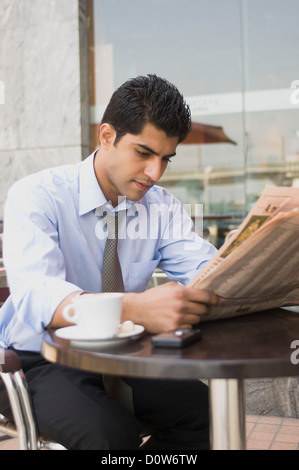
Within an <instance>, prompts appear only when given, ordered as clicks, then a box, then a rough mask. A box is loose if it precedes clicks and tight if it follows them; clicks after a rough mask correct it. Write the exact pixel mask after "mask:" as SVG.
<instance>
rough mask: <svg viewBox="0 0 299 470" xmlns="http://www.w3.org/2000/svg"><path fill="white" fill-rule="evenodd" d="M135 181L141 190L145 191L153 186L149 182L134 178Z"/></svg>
mask: <svg viewBox="0 0 299 470" xmlns="http://www.w3.org/2000/svg"><path fill="white" fill-rule="evenodd" d="M134 183H135V185H136V186H137V188H138V189H139V191H143V192H145V191H148V190H149V189H150V188H151V187H152V184H147V183H144V182H141V181H136V180H134Z"/></svg>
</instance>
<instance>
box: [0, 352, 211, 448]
mask: <svg viewBox="0 0 299 470" xmlns="http://www.w3.org/2000/svg"><path fill="white" fill-rule="evenodd" d="M16 352H17V354H18V356H19V358H20V360H21V364H22V368H23V371H24V373H25V375H26V379H27V381H28V385H29V389H30V393H31V397H32V403H33V408H34V411H35V416H36V421H37V425H38V429H39V432H40V434H41V435H43V436H44V437H46V438H49V439H53V440H55V441H56V442H59V443H60V444H62V445H64V446H65V447H66V448H67V449H69V450H71V449H73V450H75V449H76V450H122V449H131V450H132V449H138V448H139V445H140V436H139V435H140V430H141V427H140V422H150V423H152V424H153V426H154V427H155V429H157V432H156V434H155V435H154V436H153V437H152V438H151V439H150V440H149V441H148V444H146V448H147V449H155V450H157V449H169V450H170V449H171V450H175V449H192V450H195V449H209V404H208V388H207V386H206V385H204V384H203V383H202V382H200V381H199V380H196V381H174V380H156V379H155V380H154V379H132V378H124V380H125V381H126V382H127V383H128V384H129V385H130V386H131V387H132V392H133V402H134V410H135V416H134V415H133V414H132V413H130V412H129V411H128V410H126V409H125V408H124V407H122V406H121V405H120V404H118V403H116V402H115V401H114V400H112V399H111V398H110V397H108V396H107V393H106V391H105V388H104V385H103V379H102V376H101V375H100V374H92V373H87V372H82V371H78V370H76V369H71V368H68V367H63V366H60V365H58V364H52V363H50V362H48V361H46V360H45V359H44V358H43V357H42V356H41V355H40V354H37V353H32V352H26V351H16ZM0 412H1V413H2V414H3V415H4V416H6V417H8V418H10V419H11V412H10V407H9V403H8V400H7V396H6V392H5V389H4V385H3V384H2V381H1V383H0Z"/></svg>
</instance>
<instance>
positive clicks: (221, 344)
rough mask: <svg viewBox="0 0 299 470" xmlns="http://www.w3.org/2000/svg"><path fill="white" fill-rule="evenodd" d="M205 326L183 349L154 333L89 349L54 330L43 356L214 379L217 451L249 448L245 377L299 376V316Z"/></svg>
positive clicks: (277, 313)
mask: <svg viewBox="0 0 299 470" xmlns="http://www.w3.org/2000/svg"><path fill="white" fill-rule="evenodd" d="M200 328H201V330H202V337H201V339H200V340H199V341H198V342H196V343H194V344H192V345H190V346H187V347H185V348H182V349H170V348H156V347H155V348H154V347H153V346H152V344H151V336H150V335H148V334H144V335H142V336H141V337H137V338H135V339H130V340H126V341H124V342H119V343H115V344H114V345H109V346H104V347H103V346H102V347H100V348H99V349H89V348H86V349H84V348H82V347H78V346H74V345H73V344H72V343H71V342H69V341H66V340H62V339H59V338H58V337H57V336H56V335H55V331H48V332H47V334H46V335H45V337H44V341H43V345H42V354H43V355H44V357H45V358H46V359H47V360H49V361H51V362H57V363H59V364H62V365H65V366H69V367H74V368H77V369H81V370H87V371H91V372H97V373H101V374H113V375H116V376H132V377H148V378H164V379H167V378H169V379H177V380H182V379H184V380H197V379H209V390H210V413H211V447H212V448H213V449H244V448H245V445H246V444H245V443H246V438H245V405H244V390H243V379H245V378H259V377H287V376H296V375H299V364H297V363H296V362H298V361H296V360H295V361H294V360H293V359H292V358H294V357H296V356H295V355H294V350H293V349H292V344H295V343H294V341H296V340H299V314H298V313H296V312H293V311H289V310H286V309H273V310H268V311H264V312H257V313H254V314H249V315H245V316H240V317H236V318H231V319H225V320H217V321H210V322H203V323H202V324H201V325H200ZM292 353H293V354H292ZM298 357H299V354H298Z"/></svg>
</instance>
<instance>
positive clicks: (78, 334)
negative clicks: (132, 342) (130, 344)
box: [55, 325, 144, 348]
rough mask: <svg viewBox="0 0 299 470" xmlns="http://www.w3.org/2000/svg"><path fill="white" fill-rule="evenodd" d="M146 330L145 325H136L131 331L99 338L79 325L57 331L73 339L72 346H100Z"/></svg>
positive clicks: (67, 338)
mask: <svg viewBox="0 0 299 470" xmlns="http://www.w3.org/2000/svg"><path fill="white" fill-rule="evenodd" d="M143 332H144V327H143V326H141V325H134V327H133V329H132V330H130V331H129V332H127V333H125V332H121V330H120V332H118V333H117V334H116V335H115V336H113V337H112V338H99V337H97V336H96V335H95V336H91V335H90V334H88V335H87V334H85V333H84V332H83V331H82V329H81V328H80V327H79V326H77V325H74V326H66V327H64V328H60V329H58V330H57V331H55V335H56V336H57V337H58V338H61V339H66V340H68V341H71V345H72V346H76V347H83V348H98V347H101V346H108V345H116V344H118V343H120V342H122V341H127V340H128V339H130V338H135V337H137V336H139V335H141V333H143Z"/></svg>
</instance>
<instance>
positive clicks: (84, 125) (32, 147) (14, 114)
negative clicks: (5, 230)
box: [0, 0, 89, 220]
mask: <svg viewBox="0 0 299 470" xmlns="http://www.w3.org/2000/svg"><path fill="white" fill-rule="evenodd" d="M85 3H86V0H1V1H0V37H1V41H0V83H1V84H3V87H4V100H3V101H4V103H3V101H1V100H0V220H2V218H3V205H4V201H5V199H6V193H7V190H8V188H9V187H10V186H11V184H12V183H13V182H14V181H16V180H18V179H20V178H21V177H23V176H25V175H27V174H30V173H33V172H36V171H39V170H41V169H44V168H48V167H52V166H56V165H61V164H66V163H75V162H78V161H80V160H81V159H83V158H85V157H86V156H88V154H89V142H88V140H89V137H88V136H89V104H88V67H87V62H86V60H87V57H88V50H87V38H86V31H87V19H86V5H85Z"/></svg>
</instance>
